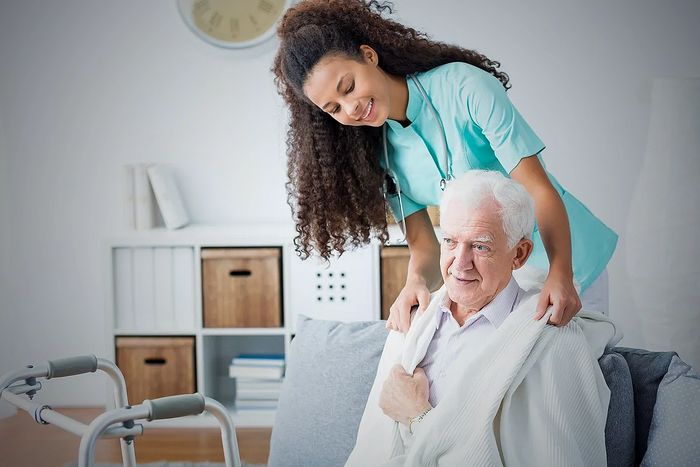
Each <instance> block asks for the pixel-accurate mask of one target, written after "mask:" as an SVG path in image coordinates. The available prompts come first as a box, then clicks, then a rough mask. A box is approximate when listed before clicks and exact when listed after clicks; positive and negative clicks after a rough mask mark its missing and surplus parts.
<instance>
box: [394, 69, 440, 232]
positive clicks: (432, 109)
mask: <svg viewBox="0 0 700 467" xmlns="http://www.w3.org/2000/svg"><path fill="white" fill-rule="evenodd" d="M408 77H409V79H411V81H413V83H414V84H415V85H416V88H418V91H419V92H420V93H421V96H422V97H423V100H424V101H425V102H426V103H427V104H428V108H429V109H430V113H431V114H432V115H433V118H434V119H435V121H437V122H438V125H439V126H440V135H441V136H442V138H441V142H442V153H443V157H444V161H445V168H444V170H443V167H442V165H441V164H436V165H437V169H438V171H439V172H440V176H441V179H440V190H442V191H445V187H446V186H447V184H448V183H449V182H450V181H452V180H453V179H454V175H453V168H452V154H450V151H449V148H448V147H447V134H446V133H445V126H444V125H443V123H442V120H441V119H440V115H439V114H438V112H437V110H436V109H435V106H434V105H433V103H432V102H431V101H430V98H429V97H428V93H427V92H425V89H424V88H423V85H422V84H421V83H420V81H419V80H418V78H417V77H416V76H415V75H408ZM386 125H387V124H386V123H384V125H383V126H382V146H383V149H384V164H385V165H386V171H387V174H389V176H390V177H391V178H392V179H393V180H394V184H395V186H396V195H397V196H398V200H399V210H400V211H401V220H400V221H399V222H398V224H399V228H400V229H401V233H402V234H403V239H402V240H401V241H400V242H401V243H405V242H406V226H405V222H406V217H405V216H404V210H403V199H402V196H401V182H400V181H399V178H398V176H397V175H396V174H395V173H394V172H393V170H392V169H391V165H390V164H389V149H388V147H387V137H386ZM384 198H385V199H386V198H387V191H386V188H385V189H384Z"/></svg>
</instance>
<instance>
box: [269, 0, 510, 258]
mask: <svg viewBox="0 0 700 467" xmlns="http://www.w3.org/2000/svg"><path fill="white" fill-rule="evenodd" d="M387 12H388V13H389V14H390V13H392V4H391V3H386V2H381V1H377V0H370V1H365V0H304V1H302V2H300V3H298V4H296V5H295V6H293V7H291V8H290V9H289V10H288V11H287V12H286V14H285V15H284V17H283V18H282V20H281V22H280V25H279V27H278V29H277V35H278V37H279V41H280V46H279V49H278V51H277V55H276V56H275V59H274V63H273V66H272V71H273V72H274V74H275V84H276V86H277V90H278V92H279V93H280V94H281V95H282V97H283V98H284V100H285V102H286V104H287V105H288V106H289V110H290V116H291V120H290V126H289V130H288V132H287V156H288V167H287V177H288V181H287V183H286V188H287V202H288V204H289V206H290V208H291V209H292V215H293V218H294V222H295V224H296V232H297V237H296V238H295V239H294V244H295V247H296V251H297V253H298V255H299V256H300V257H301V258H303V259H305V258H308V257H309V255H310V254H311V253H312V251H313V250H315V251H316V252H317V253H318V254H319V256H321V257H322V258H324V259H326V260H328V258H329V257H330V256H331V255H332V254H333V253H334V252H337V253H339V254H342V253H343V252H344V251H345V250H346V249H347V248H351V247H358V246H361V245H366V244H367V243H369V241H370V240H371V238H372V237H375V238H378V239H380V240H381V241H382V242H386V241H387V239H388V233H387V220H386V207H385V202H384V197H383V194H382V189H381V188H382V184H383V181H384V176H385V171H384V170H383V169H382V167H381V166H380V165H379V155H380V154H381V152H380V149H381V144H382V130H381V128H374V127H369V126H345V125H341V124H340V123H338V122H337V121H336V120H334V119H333V118H332V117H330V116H329V115H328V114H326V113H325V112H323V111H322V110H320V109H318V107H316V106H315V105H314V104H313V103H312V102H311V101H310V100H309V99H308V98H307V97H306V96H305V95H304V93H303V90H302V87H303V85H304V82H305V80H306V79H307V77H308V75H309V73H310V71H311V70H312V69H313V67H314V66H315V65H316V64H317V63H318V62H319V61H320V60H321V59H322V58H323V57H325V56H326V55H328V54H334V55H344V56H347V57H348V58H351V59H355V60H358V61H361V60H362V56H361V54H360V46H361V45H363V44H366V45H369V46H370V47H372V48H373V49H374V50H376V51H377V53H378V55H379V57H380V59H381V65H380V66H381V68H382V70H383V71H385V72H386V73H389V74H391V75H396V76H405V75H408V74H412V73H419V72H423V71H427V70H430V69H432V68H435V67H437V66H440V65H443V64H446V63H450V62H466V63H470V64H472V65H475V66H477V67H479V68H481V69H483V70H485V71H487V72H489V73H491V74H492V75H494V76H495V77H496V78H498V79H499V80H500V81H501V83H503V86H504V87H505V88H506V90H507V89H509V87H510V85H509V84H508V80H509V78H508V75H507V74H506V73H504V72H502V71H498V70H497V68H498V67H500V63H499V62H496V61H493V60H490V59H489V58H487V57H486V56H484V55H482V54H480V53H478V52H476V51H473V50H468V49H464V48H461V47H457V46H453V45H448V44H444V43H441V42H435V41H432V40H430V39H429V38H428V36H427V35H426V34H424V33H422V32H420V31H416V30H415V29H412V28H409V27H406V26H404V25H402V24H399V23H397V22H395V21H392V20H390V19H387V18H385V17H383V16H382V15H383V14H384V13H387Z"/></svg>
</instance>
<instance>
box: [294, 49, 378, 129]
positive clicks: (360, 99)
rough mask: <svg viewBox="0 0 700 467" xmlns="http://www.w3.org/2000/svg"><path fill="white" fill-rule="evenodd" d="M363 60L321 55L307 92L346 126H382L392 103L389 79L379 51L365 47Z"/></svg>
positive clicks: (308, 80)
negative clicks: (378, 64)
mask: <svg viewBox="0 0 700 467" xmlns="http://www.w3.org/2000/svg"><path fill="white" fill-rule="evenodd" d="M361 52H362V53H363V56H362V59H360V60H354V59H351V58H348V57H344V56H337V55H330V56H327V57H324V58H322V59H321V60H320V61H319V62H318V63H317V64H316V66H314V68H313V69H312V70H311V72H310V73H309V76H308V78H307V80H306V82H305V83H304V94H305V95H306V96H307V97H308V98H309V99H310V100H311V102H313V103H314V104H315V105H316V106H317V107H318V108H320V109H321V110H323V111H324V112H327V113H328V114H329V115H330V116H331V117H333V118H334V119H336V120H337V121H338V122H340V123H341V124H343V125H350V126H374V127H380V126H382V125H383V124H384V122H385V121H386V119H387V118H388V116H389V109H390V107H391V105H392V102H391V96H390V93H389V82H388V80H387V79H386V76H385V75H384V73H383V72H382V71H381V69H380V68H379V67H378V66H377V64H376V61H377V59H376V54H375V53H374V51H372V50H371V49H367V48H363V49H362V50H361Z"/></svg>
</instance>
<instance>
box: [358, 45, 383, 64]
mask: <svg viewBox="0 0 700 467" xmlns="http://www.w3.org/2000/svg"><path fill="white" fill-rule="evenodd" d="M360 54H362V58H363V59H364V61H365V62H366V63H369V64H372V65H379V55H378V54H377V51H376V50H374V49H373V48H372V47H370V46H368V45H367V44H363V45H361V46H360Z"/></svg>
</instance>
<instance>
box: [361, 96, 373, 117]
mask: <svg viewBox="0 0 700 467" xmlns="http://www.w3.org/2000/svg"><path fill="white" fill-rule="evenodd" d="M373 107H374V98H373V97H371V98H370V99H369V102H368V103H367V109H366V110H365V113H364V114H362V117H360V120H367V117H369V114H370V113H371V112H372V108H373Z"/></svg>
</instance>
